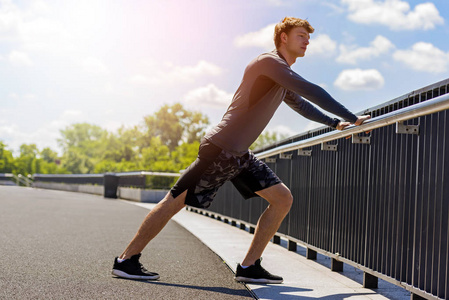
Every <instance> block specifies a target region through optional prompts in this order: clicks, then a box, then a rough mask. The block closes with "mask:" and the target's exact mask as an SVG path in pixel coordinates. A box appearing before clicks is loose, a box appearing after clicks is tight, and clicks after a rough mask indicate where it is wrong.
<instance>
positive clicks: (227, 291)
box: [114, 277, 253, 299]
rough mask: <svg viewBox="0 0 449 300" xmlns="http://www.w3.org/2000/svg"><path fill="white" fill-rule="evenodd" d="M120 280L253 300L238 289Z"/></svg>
mask: <svg viewBox="0 0 449 300" xmlns="http://www.w3.org/2000/svg"><path fill="white" fill-rule="evenodd" d="M114 278H115V279H118V280H130V281H140V282H142V283H150V284H155V285H160V286H170V287H177V288H186V289H195V290H201V291H209V292H214V293H221V294H226V295H241V296H242V297H244V298H250V299H253V297H251V296H250V295H249V294H247V293H245V294H242V290H237V289H230V288H225V287H220V286H198V285H187V284H176V283H168V282H161V281H156V280H154V281H150V280H135V279H127V278H120V277H114Z"/></svg>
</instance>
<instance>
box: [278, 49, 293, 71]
mask: <svg viewBox="0 0 449 300" xmlns="http://www.w3.org/2000/svg"><path fill="white" fill-rule="evenodd" d="M277 51H278V52H279V53H280V54H281V55H282V56H283V58H284V59H285V61H286V62H287V63H288V65H289V66H291V65H293V64H294V63H295V62H296V57H295V56H292V55H291V54H290V53H289V52H288V51H287V49H285V47H279V48H278V49H277Z"/></svg>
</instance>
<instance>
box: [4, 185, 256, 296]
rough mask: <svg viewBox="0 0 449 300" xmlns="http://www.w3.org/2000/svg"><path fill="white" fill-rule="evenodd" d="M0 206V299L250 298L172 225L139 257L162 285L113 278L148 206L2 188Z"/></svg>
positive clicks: (217, 261) (227, 272) (206, 251)
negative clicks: (115, 260) (115, 266)
mask: <svg viewBox="0 0 449 300" xmlns="http://www.w3.org/2000/svg"><path fill="white" fill-rule="evenodd" d="M0 205H1V206H0V255H1V261H2V263H1V272H0V299H253V298H252V296H251V294H250V293H249V292H248V290H247V289H246V288H245V286H244V285H243V284H239V283H236V282H235V281H234V280H233V274H232V272H231V270H230V269H229V268H228V267H227V265H226V264H224V263H223V261H222V260H221V259H220V258H219V257H218V256H217V255H216V254H215V253H213V252H212V251H211V250H210V249H209V248H208V247H207V246H205V245H204V244H203V243H202V242H200V241H199V240H198V239H197V238H196V237H195V236H193V235H192V234H191V233H189V232H188V231H186V230H185V229H184V228H183V227H181V226H180V225H178V224H177V223H175V222H173V221H171V222H169V224H168V225H167V227H166V228H165V229H164V230H163V231H162V232H161V234H160V235H159V236H158V237H156V239H155V240H154V241H153V242H152V243H151V244H150V245H149V246H148V247H147V248H146V249H145V250H144V251H143V254H142V258H141V262H142V263H143V264H144V265H145V266H147V267H148V269H150V270H154V271H156V272H158V273H160V274H161V280H159V281H156V282H149V281H134V280H124V279H118V278H114V277H113V276H112V275H111V274H110V272H111V268H112V263H113V258H114V257H115V256H117V255H118V254H120V252H121V251H122V250H123V248H124V247H125V246H126V244H127V243H128V242H129V240H130V239H131V238H132V236H133V235H134V233H135V231H136V230H137V228H138V226H139V225H140V223H141V221H142V220H143V218H144V216H145V215H146V214H147V213H148V209H146V208H142V207H138V206H135V205H130V204H128V203H126V202H124V201H120V200H109V199H104V198H103V197H100V196H95V195H87V194H79V193H70V192H61V191H51V190H39V189H30V188H19V187H6V186H0ZM191 214H193V213H191Z"/></svg>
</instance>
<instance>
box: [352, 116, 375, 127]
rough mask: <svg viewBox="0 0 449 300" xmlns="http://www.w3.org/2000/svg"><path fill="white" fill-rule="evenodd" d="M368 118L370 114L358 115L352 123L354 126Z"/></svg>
mask: <svg viewBox="0 0 449 300" xmlns="http://www.w3.org/2000/svg"><path fill="white" fill-rule="evenodd" d="M369 119H371V116H370V115H363V116H358V117H357V121H355V123H354V125H355V126H359V125H362V124H363V122H365V121H366V120H369Z"/></svg>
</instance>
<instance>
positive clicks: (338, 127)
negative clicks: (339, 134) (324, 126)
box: [337, 122, 351, 130]
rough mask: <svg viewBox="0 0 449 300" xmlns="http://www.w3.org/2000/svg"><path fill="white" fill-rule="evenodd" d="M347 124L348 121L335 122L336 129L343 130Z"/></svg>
mask: <svg viewBox="0 0 449 300" xmlns="http://www.w3.org/2000/svg"><path fill="white" fill-rule="evenodd" d="M349 125H351V123H350V122H339V123H338V124H337V130H343V129H345V128H346V127H348V126H349Z"/></svg>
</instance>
